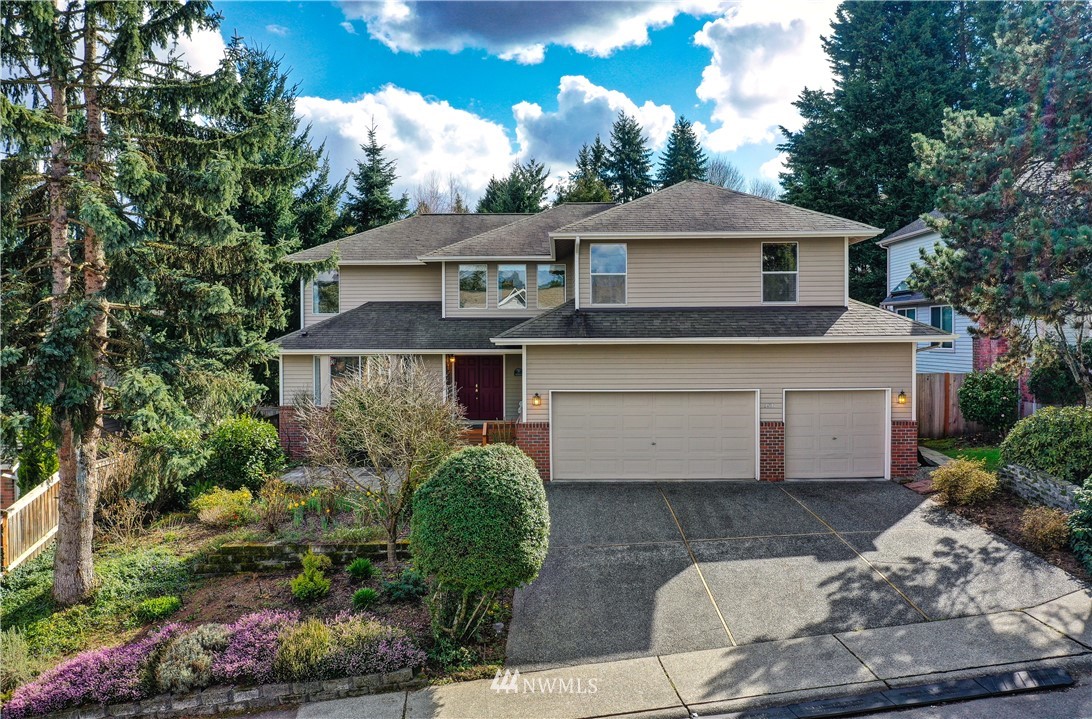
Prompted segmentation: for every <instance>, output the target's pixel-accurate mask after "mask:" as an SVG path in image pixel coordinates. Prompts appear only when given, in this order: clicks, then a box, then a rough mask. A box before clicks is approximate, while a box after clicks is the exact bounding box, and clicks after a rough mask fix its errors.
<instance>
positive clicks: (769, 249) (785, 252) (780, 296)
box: [762, 242, 800, 304]
mask: <svg viewBox="0 0 1092 719" xmlns="http://www.w3.org/2000/svg"><path fill="white" fill-rule="evenodd" d="M798 249H799V246H798V245H797V243H795V242H763V243H762V301H763V302H765V303H770V304H791V303H793V302H796V298H797V287H798V284H799V277H800V273H799V272H798V271H797V262H796V256H797V251H798Z"/></svg>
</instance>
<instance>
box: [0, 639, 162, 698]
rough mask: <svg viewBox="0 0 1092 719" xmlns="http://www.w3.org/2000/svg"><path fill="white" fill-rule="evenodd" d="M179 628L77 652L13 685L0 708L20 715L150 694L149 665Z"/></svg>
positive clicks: (143, 696) (142, 696)
mask: <svg viewBox="0 0 1092 719" xmlns="http://www.w3.org/2000/svg"><path fill="white" fill-rule="evenodd" d="M182 629H183V626H182V625H181V624H168V625H166V626H164V627H163V628H162V629H160V630H159V631H157V632H154V633H152V634H149V635H148V636H146V637H144V638H143V639H140V640H137V641H135V642H131V643H129V644H123V645H121V646H119V647H110V648H108V649H96V650H94V651H89V652H84V653H82V654H77V655H76V656H74V657H72V658H71V659H69V660H68V661H66V662H64V663H63V664H59V665H57V666H56V667H54V668H53V669H50V670H49V671H47V672H45V673H44V674H42V675H41V676H40V677H38V678H37V679H35V680H34V681H33V682H31V683H29V684H25V685H23V686H21V687H19V688H18V689H16V690H15V694H14V695H12V697H11V701H9V702H8V703H7V704H6V705H5V706H4V718H5V719H23V718H24V717H31V716H37V715H39V714H48V713H50V712H55V711H60V710H61V709H67V708H70V707H76V706H80V705H82V704H107V703H110V702H126V701H135V700H137V699H143V698H145V697H147V696H148V695H149V694H150V691H149V681H148V677H149V671H150V669H151V665H152V664H153V663H154V661H155V660H156V658H157V657H158V655H159V652H160V651H161V650H162V649H163V647H164V646H165V645H166V643H167V642H168V641H169V640H170V639H171V638H173V637H174V636H175V635H177V634H178V633H179V632H181V631H182Z"/></svg>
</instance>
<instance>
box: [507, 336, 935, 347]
mask: <svg viewBox="0 0 1092 719" xmlns="http://www.w3.org/2000/svg"><path fill="white" fill-rule="evenodd" d="M948 338H952V340H954V339H955V335H933V336H931V337H929V338H926V339H922V338H921V337H901V336H900V337H891V336H890V335H888V336H879V337H871V336H861V337H641V338H635V337H604V338H593V337H588V338H582V339H565V338H546V339H536V338H521V337H491V338H490V339H489V341H490V342H493V343H494V344H498V345H798V344H813V343H819V344H822V343H832V344H862V343H876V342H913V343H914V344H919V343H922V342H947V341H949V340H948Z"/></svg>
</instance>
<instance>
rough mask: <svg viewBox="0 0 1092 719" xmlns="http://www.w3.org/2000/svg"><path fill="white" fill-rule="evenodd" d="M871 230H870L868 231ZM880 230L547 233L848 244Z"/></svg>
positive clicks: (584, 237) (583, 237)
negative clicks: (808, 239) (840, 239)
mask: <svg viewBox="0 0 1092 719" xmlns="http://www.w3.org/2000/svg"><path fill="white" fill-rule="evenodd" d="M872 230H874V231H872ZM881 232H883V230H881V229H879V228H875V227H873V228H872V229H871V230H870V231H865V232H844V231H842V232H835V231H823V232H799V231H797V232H793V231H785V230H778V231H770V232H609V231H595V232H581V231H572V230H561V231H558V232H551V233H550V237H551V238H552V239H555V240H575V239H577V238H579V239H581V240H599V239H611V240H654V239H664V240H690V239H694V240H707V239H721V240H728V239H782V238H787V237H791V238H805V237H815V238H820V239H822V238H831V237H845V238H847V239H849V241H850V244H855V243H857V242H863V241H864V240H867V239H870V238H873V237H875V236H876V235H878V234H880V233H881Z"/></svg>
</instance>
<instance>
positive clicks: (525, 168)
mask: <svg viewBox="0 0 1092 719" xmlns="http://www.w3.org/2000/svg"><path fill="white" fill-rule="evenodd" d="M549 175H550V171H549V170H547V169H546V168H545V167H543V165H542V163H541V162H535V159H534V158H531V159H529V160H527V162H526V163H524V164H522V165H521V164H520V163H518V162H516V163H513V164H512V170H511V172H509V173H508V176H507V177H504V178H501V179H499V180H498V179H497V178H496V177H491V178H489V184H488V185H486V187H485V193H484V194H483V195H482V198H481V199H480V200H478V207H477V210H476V211H477V212H538V211H539V210H541V209H542V203H543V202H545V200H546V194H547V193H548V192H549V191H550V187H549V185H547V184H546V178H547V177H549Z"/></svg>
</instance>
